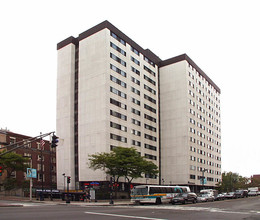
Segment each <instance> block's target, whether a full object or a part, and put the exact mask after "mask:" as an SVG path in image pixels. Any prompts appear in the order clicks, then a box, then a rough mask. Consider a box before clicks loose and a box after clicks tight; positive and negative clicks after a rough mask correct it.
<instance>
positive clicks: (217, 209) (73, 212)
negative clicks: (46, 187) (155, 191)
mask: <svg viewBox="0 0 260 220" xmlns="http://www.w3.org/2000/svg"><path fill="white" fill-rule="evenodd" d="M0 202H1V201H0ZM16 204H18V203H17V202H16ZM20 204H22V205H24V206H23V207H1V208H0V219H1V220H7V219H8V220H10V219H19V220H20V219H21V220H25V219H26V220H28V219H37V220H41V219H43V220H52V219H59V220H69V219H77V220H78V219H79V220H81V219H82V220H83V219H84V220H119V219H120V220H121V219H126V220H127V219H132V220H133V219H147V220H154V219H157V220H163V219H174V220H191V219H192V220H204V219H212V220H214V219H225V220H226V219H227V220H233V219H234V220H240V219H241V220H242V219H243V220H256V219H259V220H260V197H252V198H245V199H235V200H225V201H218V202H208V203H197V204H188V205H171V204H166V205H144V206H122V205H121V206H99V205H96V206H87V205H85V204H81V205H72V204H68V205H66V204H45V203H26V202H20Z"/></svg>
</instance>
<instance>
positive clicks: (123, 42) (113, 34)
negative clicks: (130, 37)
mask: <svg viewBox="0 0 260 220" xmlns="http://www.w3.org/2000/svg"><path fill="white" fill-rule="evenodd" d="M110 35H111V36H112V37H113V38H115V39H116V40H117V41H119V42H120V43H121V44H123V45H125V46H126V42H125V41H124V40H123V39H122V38H120V37H119V36H117V35H116V34H115V33H113V32H112V31H110Z"/></svg>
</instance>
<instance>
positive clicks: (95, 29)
mask: <svg viewBox="0 0 260 220" xmlns="http://www.w3.org/2000/svg"><path fill="white" fill-rule="evenodd" d="M105 28H107V29H109V30H111V31H112V32H113V33H115V34H116V35H117V36H118V37H120V38H121V39H123V40H124V41H126V42H127V43H128V44H130V45H131V46H132V47H134V48H135V49H137V50H138V51H139V52H140V53H142V54H143V55H144V56H146V57H147V58H148V59H150V60H151V61H153V62H154V63H155V64H157V65H158V67H163V66H167V65H170V64H173V63H177V62H180V61H183V60H186V61H187V62H189V63H190V64H191V65H192V66H193V67H194V68H195V69H196V70H197V71H198V72H199V73H200V74H201V75H202V76H203V77H204V78H205V79H206V80H207V81H208V82H209V83H210V84H211V85H212V86H213V87H214V88H215V89H216V90H217V91H218V92H219V93H220V88H219V87H218V86H217V85H216V84H215V83H214V82H213V81H212V80H211V79H210V78H209V77H208V76H207V75H206V74H205V73H204V72H203V71H202V70H201V69H200V68H199V67H198V66H197V64H196V63H195V62H193V60H192V59H190V58H189V57H188V55H187V54H182V55H179V56H176V57H172V58H170V59H167V60H161V59H160V58H159V57H158V56H157V55H155V54H154V53H153V52H152V51H150V50H149V49H143V48H142V47H141V46H139V45H138V44H137V43H136V42H134V41H133V40H132V39H131V38H129V37H128V36H126V35H125V34H124V33H123V32H122V31H120V30H119V29H118V28H116V27H115V26H114V25H112V24H111V23H110V22H109V21H107V20H106V21H103V22H101V23H100V24H98V25H96V26H94V27H92V28H90V29H88V30H87V31H85V32H82V33H81V34H80V35H79V36H78V37H77V38H74V37H72V36H71V37H69V38H67V39H65V40H63V41H61V42H60V43H58V44H57V50H59V49H61V48H62V47H65V46H67V45H69V44H74V45H77V44H78V43H79V41H81V40H83V39H85V38H87V37H89V36H91V35H93V34H95V33H97V32H99V31H101V30H103V29H105Z"/></svg>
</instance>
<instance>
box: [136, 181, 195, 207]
mask: <svg viewBox="0 0 260 220" xmlns="http://www.w3.org/2000/svg"><path fill="white" fill-rule="evenodd" d="M189 192H190V187H188V186H163V185H161V186H159V185H139V186H134V188H133V189H132V190H131V202H133V203H137V204H144V203H155V204H161V203H171V202H172V199H173V198H174V197H175V196H176V195H178V194H179V193H189Z"/></svg>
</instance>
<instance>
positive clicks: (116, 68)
mask: <svg viewBox="0 0 260 220" xmlns="http://www.w3.org/2000/svg"><path fill="white" fill-rule="evenodd" d="M110 69H111V70H114V71H115V72H117V73H119V74H120V75H122V76H124V77H126V72H124V71H123V70H121V69H119V68H118V67H116V66H114V65H113V64H110Z"/></svg>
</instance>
